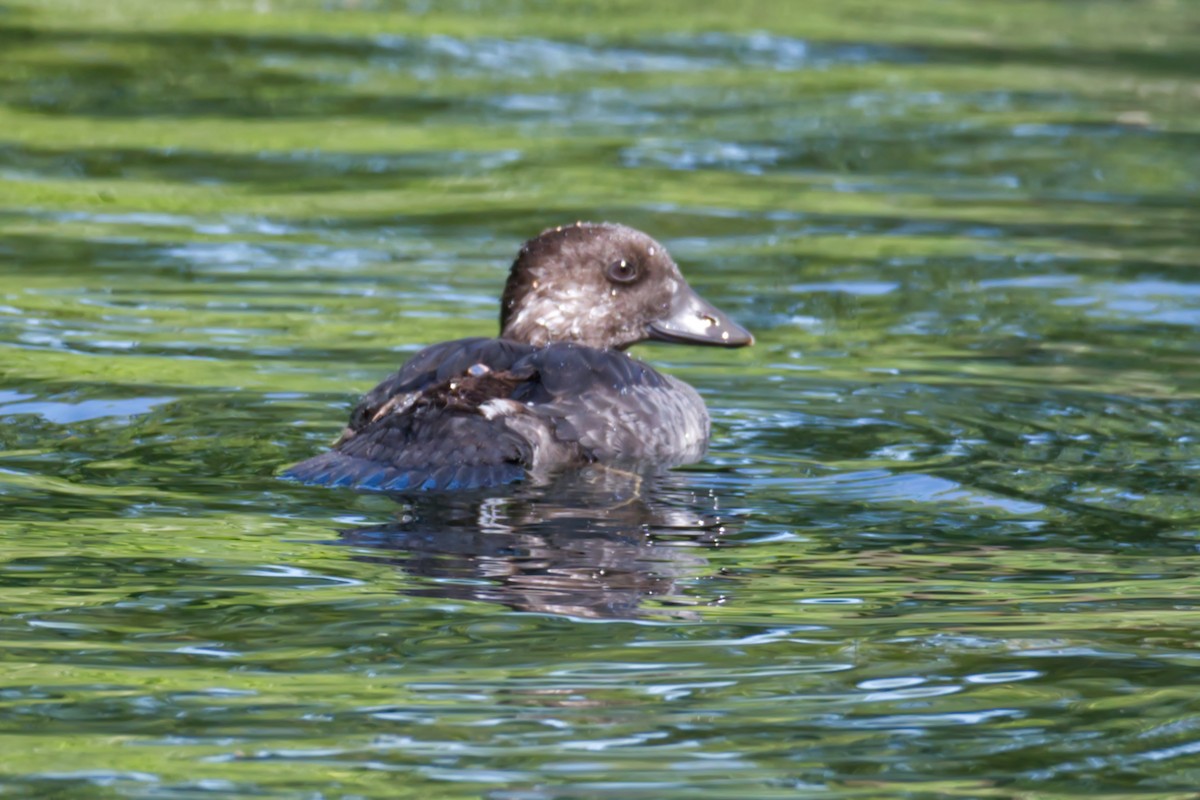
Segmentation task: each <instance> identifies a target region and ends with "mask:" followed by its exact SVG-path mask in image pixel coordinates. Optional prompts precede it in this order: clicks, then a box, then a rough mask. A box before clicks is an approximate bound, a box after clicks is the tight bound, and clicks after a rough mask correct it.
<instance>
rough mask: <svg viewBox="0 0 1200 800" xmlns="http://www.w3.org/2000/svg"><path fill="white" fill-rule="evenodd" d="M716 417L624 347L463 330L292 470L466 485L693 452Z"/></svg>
mask: <svg viewBox="0 0 1200 800" xmlns="http://www.w3.org/2000/svg"><path fill="white" fill-rule="evenodd" d="M708 429H709V421H708V414H707V411H706V410H705V407H704V403H703V401H702V400H701V399H700V397H699V395H698V394H696V392H695V390H693V389H692V388H691V387H690V386H688V385H687V384H685V383H683V382H682V381H679V380H676V379H675V378H672V377H671V376H668V375H662V374H660V373H658V372H656V371H655V370H654V369H652V368H651V367H649V366H648V365H646V364H644V363H642V362H641V361H638V360H636V359H633V358H630V357H629V356H628V355H626V354H625V353H624V352H621V351H618V350H612V349H599V348H594V347H588V346H584V345H579V344H574V343H555V344H550V345H547V346H544V347H535V346H533V345H530V344H523V343H520V342H514V341H510V340H507V339H485V338H472V339H459V340H456V341H451V342H444V343H442V344H437V345H434V346H432V347H428V348H426V349H424V350H422V351H421V352H419V353H417V355H416V356H414V357H413V358H412V360H410V361H409V362H408V363H407V364H405V365H404V367H403V368H401V369H400V371H398V372H397V373H395V374H394V375H392V376H391V377H389V378H387V379H386V380H384V381H383V382H382V383H380V384H379V385H378V386H376V387H375V389H373V390H372V391H371V392H369V393H368V394H367V395H366V396H365V397H364V398H363V399H362V401H360V402H359V404H358V406H357V407H355V409H354V411H353V413H352V414H351V418H350V424H349V425H348V427H347V428H346V430H345V431H344V432H343V434H342V436H341V438H340V439H339V440H338V441H337V442H336V443H335V445H334V447H333V449H332V450H331V451H329V452H327V453H323V454H321V455H319V456H316V457H314V458H311V459H308V460H307V461H303V462H301V463H299V464H297V465H295V466H294V467H292V468H291V469H289V470H288V471H287V472H286V473H285V477H289V478H292V479H295V480H299V481H302V482H304V483H310V484H320V485H327V486H353V487H358V488H367V489H379V490H384V491H413V490H438V489H470V488H479V487H486V486H495V485H500V484H504V483H510V482H513V481H517V480H520V479H522V478H524V477H526V476H527V475H530V476H532V477H534V478H535V479H544V478H545V477H547V476H548V475H549V474H551V473H552V472H554V471H556V470H559V469H563V468H568V467H572V466H581V465H583V464H587V463H590V462H594V461H602V462H605V463H628V464H632V463H636V462H642V461H646V462H654V463H658V464H681V463H688V462H690V461H694V460H696V459H698V458H700V457H701V456H702V455H703V454H704V450H705V447H706V443H707V440H708Z"/></svg>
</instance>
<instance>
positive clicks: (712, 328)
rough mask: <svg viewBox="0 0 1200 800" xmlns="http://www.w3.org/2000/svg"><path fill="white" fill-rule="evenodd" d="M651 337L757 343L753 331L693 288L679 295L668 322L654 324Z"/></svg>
mask: <svg viewBox="0 0 1200 800" xmlns="http://www.w3.org/2000/svg"><path fill="white" fill-rule="evenodd" d="M646 333H647V338H649V339H653V340H654V341H658V342H678V343H680V344H704V345H713V346H716V347H745V346H746V345H748V344H754V337H753V336H752V335H751V334H750V331H748V330H746V329H745V328H743V327H742V326H741V325H738V324H737V323H736V322H734V321H733V320H731V319H730V318H729V317H728V316H727V315H726V314H725V312H723V311H720V310H718V309H717V308H716V306H714V305H712V304H711V303H709V302H708V301H706V300H704V298H702V297H700V295H698V294H696V293H695V292H694V291H692V290H691V289H690V288H689V289H688V290H687V291H686V292H679V294H678V296H676V298H675V300H674V302H672V303H671V310H670V312H669V313H668V315H667V317H666V318H665V319H660V320H656V321H654V322H651V323H650V325H649V326H648V327H647V329H646Z"/></svg>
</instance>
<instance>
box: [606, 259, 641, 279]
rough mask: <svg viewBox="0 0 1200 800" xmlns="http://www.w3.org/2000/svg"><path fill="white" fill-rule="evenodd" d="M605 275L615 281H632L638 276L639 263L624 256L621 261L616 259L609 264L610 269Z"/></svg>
mask: <svg viewBox="0 0 1200 800" xmlns="http://www.w3.org/2000/svg"><path fill="white" fill-rule="evenodd" d="M605 275H606V276H607V277H608V279H609V280H610V281H612V282H613V283H632V282H633V281H635V280H637V277H638V265H637V262H636V261H630V260H629V259H627V258H622V259H621V260H620V261H614V262H613V263H611V264H609V265H608V270H607V271H606V272H605Z"/></svg>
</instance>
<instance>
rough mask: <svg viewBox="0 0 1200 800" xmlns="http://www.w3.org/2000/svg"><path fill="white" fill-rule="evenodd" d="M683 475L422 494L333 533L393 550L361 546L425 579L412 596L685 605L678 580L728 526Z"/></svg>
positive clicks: (678, 609) (681, 609)
mask: <svg viewBox="0 0 1200 800" xmlns="http://www.w3.org/2000/svg"><path fill="white" fill-rule="evenodd" d="M689 483H694V481H691V480H689V477H688V474H687V473H665V472H661V471H660V472H647V473H635V472H628V471H624V470H617V469H611V468H606V467H591V468H587V469H584V470H581V471H578V472H573V473H571V474H568V475H564V476H561V477H560V478H558V479H556V480H554V481H553V482H551V483H549V484H546V485H542V486H532V485H522V486H520V487H514V488H512V489H510V490H508V491H507V492H504V493H498V492H496V491H495V490H493V491H491V492H488V493H486V496H481V494H480V493H465V494H464V493H453V494H445V495H439V496H429V495H424V496H419V495H418V496H413V497H410V498H406V500H407V502H406V503H405V505H404V506H403V510H402V511H401V512H400V513H399V514H398V516H397V519H396V520H395V521H393V522H389V523H386V524H382V525H371V526H367V527H360V528H353V529H349V530H344V531H340V532H339V539H338V543H339V544H342V545H349V546H353V547H355V548H370V549H374V550H386V551H389V555H365V554H359V555H357V556H356V558H357V559H361V560H365V561H372V562H377V563H385V564H391V565H394V566H397V567H401V568H403V569H404V570H405V571H407V572H409V573H410V574H412V575H414V576H420V577H422V578H428V579H432V580H428V581H422V582H421V585H420V586H418V587H416V588H413V589H409V590H407V592H406V593H408V594H412V595H414V596H424V597H445V598H450V599H456V600H476V601H485V602H492V603H500V604H502V605H506V606H509V607H510V608H514V609H518V610H521V611H534V612H542V613H551V614H564V615H568V616H573V617H583V618H594V619H600V618H635V617H639V616H648V615H651V614H653V615H654V616H662V615H668V616H687V615H689V611H688V608H689V607H690V606H694V605H696V604H697V601H696V600H693V599H691V598H686V597H685V596H684V595H683V593H682V591H681V588H680V587H679V586H678V583H677V582H678V581H680V580H686V579H689V578H695V577H699V576H701V575H703V574H705V573H706V572H709V571H710V569H709V564H708V560H707V559H706V558H705V556H704V555H703V552H704V550H705V549H708V548H711V547H715V546H716V545H717V544H718V543H719V541H720V539H721V537H722V536H723V534H724V533H725V532H726V530H727V526H728V518H727V517H726V516H723V515H722V513H721V511H720V509H719V507H718V506H719V503H718V501H717V499H716V498H714V497H711V496H704V495H702V494H700V493H698V492H697V491H696V490H695V489H694V488H689ZM648 598H655V601H654V602H653V603H647V602H646V601H647V599H648ZM647 606H648V607H647Z"/></svg>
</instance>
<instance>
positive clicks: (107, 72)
mask: <svg viewBox="0 0 1200 800" xmlns="http://www.w3.org/2000/svg"><path fill="white" fill-rule="evenodd" d="M789 44H791V45H797V44H798V45H801V46H802V49H805V50H814V51H817V52H826V53H830V54H833V55H831V57H830V59H829V60H830V62H831V63H863V62H875V63H886V62H900V63H903V62H909V61H922V62H926V63H933V64H949V65H966V66H976V65H978V66H992V65H1015V64H1025V65H1032V66H1035V67H1043V68H1066V69H1089V68H1092V69H1105V70H1112V71H1114V72H1126V73H1135V74H1137V73H1141V74H1157V75H1179V76H1190V75H1191V74H1192V72H1193V69H1194V61H1195V59H1194V54H1193V53H1191V52H1189V51H1186V50H1185V49H1183V48H1180V49H1178V50H1168V49H1161V48H1160V49H1154V50H1151V49H1146V50H1136V49H1131V48H1105V49H1088V48H1084V47H1070V48H1062V47H1048V46H1035V45H1026V46H1021V45H989V46H982V45H977V44H971V45H947V44H933V43H920V42H916V43H912V44H910V45H907V46H905V48H903V50H897V49H896V48H894V47H890V46H883V45H879V44H872V43H869V42H846V41H821V42H818V41H808V40H790V39H789V40H786V41H785V42H784V45H789ZM30 45H33V46H40V47H42V48H44V49H47V50H51V51H61V52H63V53H67V54H68V55H66V56H64V57H61V58H57V59H45V58H39V59H38V60H37V61H36V62H33V63H34V64H35V65H36V66H35V69H36V74H34V75H32V76H29V75H28V74H26V73H25V72H24V71H22V70H16V71H15V73H14V75H15V77H9V76H3V75H0V103H4V104H6V105H9V106H11V107H14V108H22V109H28V110H35V111H38V112H41V113H50V114H79V115H90V116H96V117H102V118H114V117H116V118H119V117H151V116H173V117H208V116H214V115H219V116H229V117H241V118H273V119H279V118H293V119H311V118H318V117H327V116H332V115H337V116H354V117H360V118H361V117H377V118H386V119H390V120H408V121H411V122H417V121H420V120H421V119H424V118H425V117H427V116H429V115H430V114H439V113H445V112H446V111H447V110H451V109H454V110H461V109H463V108H464V107H467V106H470V105H471V102H470V101H466V100H463V99H461V98H459V99H454V100H451V99H448V98H441V97H436V96H432V95H431V94H429V93H428V92H425V91H413V92H408V93H404V94H369V93H357V92H347V91H345V90H344V87H342V86H340V85H338V83H337V82H332V81H330V80H327V78H328V77H329V76H327V75H318V74H315V73H310V74H298V73H297V72H296V71H294V70H293V66H294V65H297V64H303V63H306V62H312V61H314V60H316V59H334V60H340V61H342V62H345V63H355V64H362V63H373V64H378V65H380V67H381V68H386V69H392V70H402V71H408V72H411V73H413V74H414V75H417V76H419V77H421V78H422V79H423V80H427V81H436V80H437V79H439V78H446V77H454V76H466V77H472V78H480V77H501V78H504V79H508V80H513V79H516V80H525V81H546V80H550V79H555V78H557V77H558V76H559V75H561V74H563V73H564V72H573V73H581V72H586V73H592V74H596V75H602V74H605V73H608V72H620V71H624V70H626V69H628V68H629V64H630V61H631V60H632V61H633V62H635V63H640V64H641V65H642V66H641V67H639V69H641V70H642V71H664V70H666V71H679V70H687V71H694V70H697V69H707V68H714V67H718V68H719V67H722V66H724V67H728V68H746V67H748V66H749V67H750V68H760V69H783V70H791V69H806V68H812V67H813V66H814V64H813V63H810V62H809V60H807V59H801V60H799V61H796V60H795V59H794V58H793V57H792V56H791V55H789V53H791V52H792V51H793V50H795V47H794V46H783V47H782V48H781V49H778V48H777V49H778V52H776V51H775V50H769V51H768V52H767V53H766V54H763V53H757V51H753V53H757V55H755V56H754V57H750V56H751V55H752V53H748V51H747V49H746V46H745V45H746V43H745V37H736V36H731V37H725V38H721V39H716V40H714V39H713V38H711V37H708V38H705V37H703V36H701V37H697V38H696V40H695V41H694V42H691V43H689V42H686V41H678V40H671V41H664V40H653V39H645V38H641V39H625V40H621V39H613V40H610V41H608V42H606V43H605V44H604V45H603V46H597V45H594V44H589V43H587V42H586V40H574V41H572V40H570V39H569V38H562V39H555V40H549V39H520V40H512V39H484V40H466V41H463V42H457V41H456V42H455V43H454V44H453V45H452V46H448V45H446V43H445V42H444V41H441V40H439V42H431V40H430V39H429V38H424V37H415V36H414V37H404V36H374V37H372V36H319V35H307V36H296V35H282V34H267V33H209V32H186V33H185V32H178V31H170V32H164V31H158V32H143V31H137V32H131V31H95V30H84V29H77V30H71V29H56V30H46V29H40V28H38V27H37V26H36V21H35V20H33V19H27V20H20V19H17V18H13V19H11V20H4V19H3V17H0V51H3V52H7V53H12V54H16V55H15V56H14V57H13V60H14V61H15V62H17V63H20V62H19V61H18V59H19V51H20V48H21V47H25V46H30ZM96 47H101V48H111V49H112V50H113V51H114V52H127V53H132V54H136V56H135V57H132V58H131V59H130V60H127V61H123V60H118V59H116V58H108V59H102V58H80V57H78V56H77V55H74V54H73V53H74V52H75V51H78V50H79V49H81V48H96ZM539 54H540V58H532V57H533V56H537V55H539ZM838 54H840V55H838ZM821 63H822V59H817V62H816V65H819V64H821ZM581 64H582V65H583V66H580V65H581ZM539 65H540V66H539ZM214 87H220V89H219V90H216V89H214Z"/></svg>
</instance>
